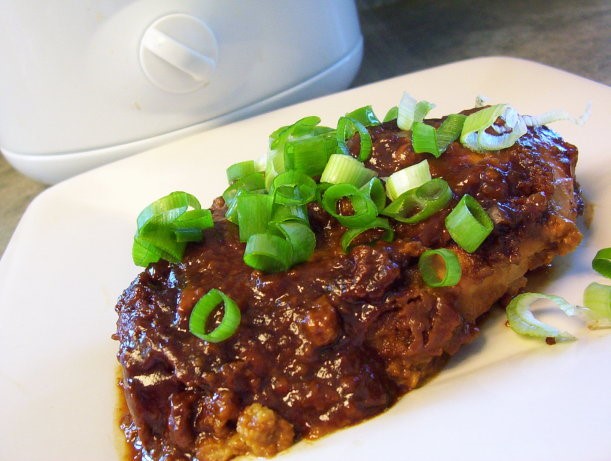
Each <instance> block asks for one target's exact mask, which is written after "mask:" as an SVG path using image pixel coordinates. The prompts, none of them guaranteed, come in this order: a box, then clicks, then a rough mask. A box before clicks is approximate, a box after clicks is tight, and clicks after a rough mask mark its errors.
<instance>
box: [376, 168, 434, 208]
mask: <svg viewBox="0 0 611 461" xmlns="http://www.w3.org/2000/svg"><path fill="white" fill-rule="evenodd" d="M430 180H431V170H430V168H429V162H428V161H427V160H422V161H421V162H419V163H416V164H414V165H410V166H408V167H406V168H403V169H401V170H399V171H395V172H394V173H393V174H391V175H390V176H389V177H388V179H387V180H386V192H387V194H388V198H389V199H390V200H395V199H396V198H397V197H399V195H401V194H403V193H404V192H407V191H408V190H410V189H415V188H417V187H419V186H421V185H422V184H424V183H426V182H428V181H430Z"/></svg>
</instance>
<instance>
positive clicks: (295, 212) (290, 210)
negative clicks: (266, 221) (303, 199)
mask: <svg viewBox="0 0 611 461" xmlns="http://www.w3.org/2000/svg"><path fill="white" fill-rule="evenodd" d="M286 221H295V222H301V223H303V224H306V225H309V223H310V220H309V218H308V209H307V207H306V206H305V205H298V206H288V205H280V204H278V203H275V204H274V206H273V208H272V218H271V221H270V225H273V224H279V223H282V222H286Z"/></svg>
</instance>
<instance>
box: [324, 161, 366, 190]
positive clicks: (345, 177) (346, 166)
mask: <svg viewBox="0 0 611 461" xmlns="http://www.w3.org/2000/svg"><path fill="white" fill-rule="evenodd" d="M376 174H377V173H376V172H375V171H373V170H371V169H369V168H367V167H365V165H363V163H362V162H360V161H358V160H357V159H355V158H354V157H352V156H351V155H344V154H333V155H331V156H330V157H329V161H328V162H327V165H326V166H325V170H324V171H323V172H322V175H321V176H320V182H321V183H326V182H328V183H331V184H344V183H348V184H352V185H354V186H356V187H361V186H362V185H364V184H365V183H366V182H367V181H369V180H370V179H371V178H373V177H375V176H376Z"/></svg>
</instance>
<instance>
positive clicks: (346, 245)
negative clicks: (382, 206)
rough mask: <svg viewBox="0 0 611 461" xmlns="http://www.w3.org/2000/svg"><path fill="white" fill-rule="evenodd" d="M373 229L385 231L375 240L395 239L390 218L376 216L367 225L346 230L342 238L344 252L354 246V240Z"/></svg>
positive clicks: (390, 240)
mask: <svg viewBox="0 0 611 461" xmlns="http://www.w3.org/2000/svg"><path fill="white" fill-rule="evenodd" d="M372 229H380V230H382V231H384V232H383V233H382V234H381V235H380V236H379V237H378V238H376V239H375V241H377V240H384V241H385V242H392V241H393V239H394V238H395V231H394V230H393V228H392V227H391V225H390V223H389V222H388V219H384V218H375V219H374V220H373V221H372V222H371V223H370V224H368V225H367V226H363V227H356V228H353V229H348V230H347V231H346V232H344V234H343V235H342V238H341V240H340V244H341V246H342V249H343V250H344V252H346V253H347V252H348V251H349V250H350V248H351V247H352V242H353V241H354V240H355V239H356V238H357V237H358V236H360V235H361V234H363V233H364V232H367V231H369V230H372ZM369 243H373V242H369Z"/></svg>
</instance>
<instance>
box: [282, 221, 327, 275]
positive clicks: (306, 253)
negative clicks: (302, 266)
mask: <svg viewBox="0 0 611 461" xmlns="http://www.w3.org/2000/svg"><path fill="white" fill-rule="evenodd" d="M272 228H273V229H277V230H278V231H279V232H280V233H281V235H282V236H283V237H284V238H285V239H286V240H287V241H288V242H289V243H290V244H291V247H292V248H293V256H292V258H291V264H290V265H291V266H293V265H295V264H298V263H301V262H305V261H307V260H308V259H310V256H312V253H314V249H315V248H316V235H315V234H314V232H313V231H312V229H310V226H308V225H306V224H303V223H301V222H295V221H285V222H281V223H276V224H274V225H273V226H272Z"/></svg>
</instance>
